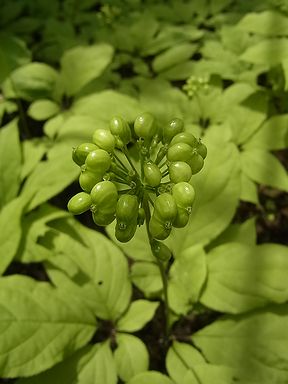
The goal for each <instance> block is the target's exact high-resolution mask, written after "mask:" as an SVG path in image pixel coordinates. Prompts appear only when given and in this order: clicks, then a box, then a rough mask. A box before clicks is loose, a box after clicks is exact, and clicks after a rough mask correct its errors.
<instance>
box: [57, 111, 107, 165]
mask: <svg viewBox="0 0 288 384" xmlns="http://www.w3.org/2000/svg"><path fill="white" fill-rule="evenodd" d="M102 124H103V123H102ZM97 128H99V122H98V121H97V120H95V119H93V118H92V117H90V116H78V115H76V116H69V117H67V118H66V119H65V120H64V121H63V122H62V123H60V124H59V130H57V131H56V132H55V133H56V134H57V138H56V141H55V147H56V146H57V145H58V144H59V143H61V145H65V146H67V150H68V148H69V151H70V158H72V147H73V146H74V147H76V146H77V145H79V144H81V143H83V142H91V140H92V135H93V133H94V131H95V130H96V129H97ZM105 128H107V126H106V127H105ZM57 151H58V148H56V150H55V152H56V153H57Z"/></svg>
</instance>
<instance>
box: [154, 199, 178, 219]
mask: <svg viewBox="0 0 288 384" xmlns="http://www.w3.org/2000/svg"><path fill="white" fill-rule="evenodd" d="M153 214H154V215H155V217H157V218H158V219H159V220H161V221H162V222H164V223H166V224H167V225H169V223H171V225H172V223H173V221H174V220H175V217H176V215H177V204H176V202H175V199H174V197H173V196H172V195H170V193H166V192H165V193H162V195H159V196H157V197H156V199H155V201H154V213H153Z"/></svg>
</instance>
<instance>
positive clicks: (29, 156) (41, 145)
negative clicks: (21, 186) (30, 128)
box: [21, 137, 49, 181]
mask: <svg viewBox="0 0 288 384" xmlns="http://www.w3.org/2000/svg"><path fill="white" fill-rule="evenodd" d="M48 147H49V143H48V142H47V141H46V140H43V139H42V138H38V137H36V138H34V139H29V140H24V141H23V142H22V156H23V164H22V168H21V180H22V181H23V180H24V179H25V178H26V177H27V176H28V175H29V174H30V173H31V172H32V171H33V169H34V168H35V167H36V166H37V164H38V163H39V162H40V160H41V158H42V157H43V156H44V154H45V153H46V152H47V150H48Z"/></svg>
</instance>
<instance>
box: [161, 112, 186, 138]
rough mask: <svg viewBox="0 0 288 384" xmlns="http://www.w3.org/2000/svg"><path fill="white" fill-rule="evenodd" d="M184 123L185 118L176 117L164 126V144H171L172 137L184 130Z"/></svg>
mask: <svg viewBox="0 0 288 384" xmlns="http://www.w3.org/2000/svg"><path fill="white" fill-rule="evenodd" d="M183 130H184V123H183V120H181V119H178V118H177V117H175V118H174V119H173V120H171V121H170V122H169V123H168V124H167V125H165V126H164V128H163V137H162V141H163V144H169V143H170V141H171V140H172V138H173V137H174V136H175V135H177V133H180V132H183Z"/></svg>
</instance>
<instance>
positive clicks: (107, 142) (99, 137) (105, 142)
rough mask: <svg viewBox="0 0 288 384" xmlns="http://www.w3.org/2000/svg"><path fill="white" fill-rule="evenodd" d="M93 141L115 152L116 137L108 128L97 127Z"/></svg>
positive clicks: (100, 146) (102, 147) (106, 149)
mask: <svg viewBox="0 0 288 384" xmlns="http://www.w3.org/2000/svg"><path fill="white" fill-rule="evenodd" d="M92 140H93V143H94V144H96V145H98V147H99V148H101V149H104V150H105V151H107V152H113V151H114V148H115V143H116V142H115V138H114V136H113V135H112V133H111V132H110V131H108V130H107V129H96V131H95V132H94V133H93V139H92Z"/></svg>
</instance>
